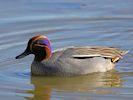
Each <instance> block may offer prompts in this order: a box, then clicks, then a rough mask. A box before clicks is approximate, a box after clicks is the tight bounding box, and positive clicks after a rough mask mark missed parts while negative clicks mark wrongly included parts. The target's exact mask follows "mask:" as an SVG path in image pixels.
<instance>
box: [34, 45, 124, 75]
mask: <svg viewBox="0 0 133 100" xmlns="http://www.w3.org/2000/svg"><path fill="white" fill-rule="evenodd" d="M125 53H126V52H125V51H122V50H121V49H118V48H109V47H99V46H91V47H90V46H85V47H67V48H63V49H59V50H56V51H54V52H53V54H52V56H51V58H50V59H49V60H47V61H43V62H37V61H33V63H32V73H33V74H37V75H39V74H40V75H42V74H44V75H61V76H63V75H64V76H70V75H82V74H88V73H93V72H105V71H108V70H111V69H113V67H114V65H115V63H116V62H117V61H118V60H119V59H120V58H121V57H122V55H124V54H125Z"/></svg>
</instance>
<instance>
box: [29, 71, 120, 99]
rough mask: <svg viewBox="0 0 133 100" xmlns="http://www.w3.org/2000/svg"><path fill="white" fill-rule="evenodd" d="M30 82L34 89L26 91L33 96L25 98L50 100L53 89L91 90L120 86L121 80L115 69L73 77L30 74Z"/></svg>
mask: <svg viewBox="0 0 133 100" xmlns="http://www.w3.org/2000/svg"><path fill="white" fill-rule="evenodd" d="M31 83H32V84H33V85H34V90H32V91H27V92H30V93H32V94H33V97H31V98H27V100H50V99H51V98H52V96H53V95H52V93H53V92H55V91H67V92H68V91H70V92H88V91H89V92H91V90H93V89H97V88H104V87H121V86H122V80H121V79H120V75H119V73H118V72H116V71H110V72H106V73H94V74H89V75H86V76H75V77H38V76H31Z"/></svg>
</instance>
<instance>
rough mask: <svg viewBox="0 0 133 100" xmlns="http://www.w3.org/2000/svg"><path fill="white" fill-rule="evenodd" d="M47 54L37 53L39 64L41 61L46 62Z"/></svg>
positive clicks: (36, 59)
mask: <svg viewBox="0 0 133 100" xmlns="http://www.w3.org/2000/svg"><path fill="white" fill-rule="evenodd" d="M46 57H47V56H46V52H44V51H43V52H39V53H37V54H35V61H37V62H41V61H43V60H45V59H46Z"/></svg>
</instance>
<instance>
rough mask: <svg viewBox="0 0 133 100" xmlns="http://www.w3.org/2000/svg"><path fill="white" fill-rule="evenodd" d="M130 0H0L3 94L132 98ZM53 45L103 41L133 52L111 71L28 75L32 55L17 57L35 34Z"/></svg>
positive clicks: (74, 99)
mask: <svg viewBox="0 0 133 100" xmlns="http://www.w3.org/2000/svg"><path fill="white" fill-rule="evenodd" d="M132 5H133V1H132V0H54V1H52V0H0V99H1V100H9V99H10V100H70V99H71V100H107V99H108V100H132V99H133V64H132V62H133V46H132V44H133V6H132ZM35 35H46V36H48V37H49V39H50V40H51V42H52V47H53V50H55V49H58V48H61V47H64V46H71V45H76V46H83V45H100V46H111V47H112V46H113V47H119V48H122V49H124V50H129V51H130V52H129V53H128V54H127V55H126V56H124V58H123V59H122V60H121V61H120V62H119V63H118V64H117V66H116V69H115V70H113V71H110V72H107V73H94V74H90V75H86V76H77V77H48V76H47V77H35V76H31V75H30V64H31V63H32V60H33V58H34V56H33V55H30V56H28V57H26V58H24V59H21V60H16V59H15V56H16V55H18V54H20V53H21V52H22V51H23V50H24V49H25V47H26V43H27V41H28V40H29V38H31V37H32V36H35Z"/></svg>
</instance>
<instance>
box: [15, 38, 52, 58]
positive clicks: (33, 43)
mask: <svg viewBox="0 0 133 100" xmlns="http://www.w3.org/2000/svg"><path fill="white" fill-rule="evenodd" d="M29 54H34V55H35V60H36V61H42V60H46V59H48V58H50V57H51V55H52V49H51V45H50V41H49V40H48V38H47V37H46V36H34V37H32V38H31V39H30V40H29V42H28V44H27V48H26V50H25V51H24V52H23V53H22V54H20V55H18V56H17V57H16V59H21V58H23V57H25V56H27V55H29Z"/></svg>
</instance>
